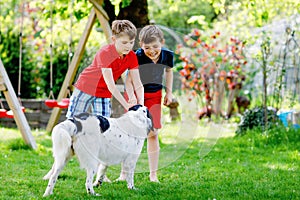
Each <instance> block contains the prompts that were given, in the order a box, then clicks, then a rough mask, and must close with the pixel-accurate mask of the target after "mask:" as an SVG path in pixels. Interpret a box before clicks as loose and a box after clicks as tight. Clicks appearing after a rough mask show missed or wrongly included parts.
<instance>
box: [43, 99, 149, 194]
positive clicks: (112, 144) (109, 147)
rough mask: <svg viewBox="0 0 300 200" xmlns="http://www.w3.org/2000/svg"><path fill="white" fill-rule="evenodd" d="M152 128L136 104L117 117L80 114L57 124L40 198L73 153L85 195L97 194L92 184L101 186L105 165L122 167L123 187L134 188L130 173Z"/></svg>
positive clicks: (145, 115)
mask: <svg viewBox="0 0 300 200" xmlns="http://www.w3.org/2000/svg"><path fill="white" fill-rule="evenodd" d="M151 129H153V126H152V118H151V116H150V113H149V111H148V109H147V108H146V107H145V106H141V105H136V106H133V107H132V108H130V109H129V111H128V112H127V113H125V114H124V115H122V116H121V117H119V118H106V117H103V116H92V115H90V114H88V113H82V114H79V115H77V116H75V117H74V118H73V119H67V120H65V121H64V122H61V123H59V124H58V125H56V126H55V127H54V128H53V131H52V143H53V144H52V145H53V146H52V148H53V157H54V164H53V166H52V168H51V170H50V171H49V172H48V173H47V174H46V175H45V176H44V178H43V179H45V180H47V179H49V182H48V185H47V188H46V190H45V193H44V195H43V196H44V197H45V196H48V195H51V194H52V193H53V188H54V185H55V183H56V181H57V178H58V175H59V173H60V172H61V170H62V169H63V168H64V166H65V165H66V163H67V162H68V161H69V159H70V158H71V157H72V156H73V155H74V154H75V155H76V156H77V158H78V160H79V163H80V166H81V167H82V168H84V169H85V170H86V172H87V177H86V183H85V186H86V190H87V193H89V194H92V195H98V194H96V193H95V191H94V189H93V179H94V176H95V174H96V172H97V169H98V173H97V178H96V181H95V183H94V185H101V184H102V182H103V178H104V177H105V172H106V170H107V167H108V166H111V165H115V164H120V163H122V164H123V170H124V171H125V173H126V181H127V187H128V188H129V189H134V170H135V167H136V163H137V160H138V158H139V156H140V154H141V151H142V147H143V145H144V141H145V139H146V138H147V135H148V133H149V132H150V130H151Z"/></svg>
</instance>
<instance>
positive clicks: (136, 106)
mask: <svg viewBox="0 0 300 200" xmlns="http://www.w3.org/2000/svg"><path fill="white" fill-rule="evenodd" d="M140 107H143V106H142V105H141V104H137V105H134V106H132V107H130V108H129V109H128V111H131V110H133V111H137V110H138V109H139V108H140Z"/></svg>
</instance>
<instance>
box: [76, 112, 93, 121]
mask: <svg viewBox="0 0 300 200" xmlns="http://www.w3.org/2000/svg"><path fill="white" fill-rule="evenodd" d="M89 116H90V114H89V113H86V112H84V113H80V114H78V115H75V117H76V118H79V119H81V120H86V119H87V118H88V117H89Z"/></svg>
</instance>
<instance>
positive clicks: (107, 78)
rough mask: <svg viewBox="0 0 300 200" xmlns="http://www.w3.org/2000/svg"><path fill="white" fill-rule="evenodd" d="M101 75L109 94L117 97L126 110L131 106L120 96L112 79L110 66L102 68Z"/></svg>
mask: <svg viewBox="0 0 300 200" xmlns="http://www.w3.org/2000/svg"><path fill="white" fill-rule="evenodd" d="M102 75H103V77H104V81H105V83H106V85H107V88H108V90H109V91H110V92H111V94H112V95H113V96H114V97H115V98H116V99H117V101H119V102H120V104H121V105H122V106H123V107H124V108H125V109H126V110H128V109H129V108H130V107H131V106H133V105H131V104H129V103H127V101H126V100H125V98H124V97H123V96H122V94H121V92H120V91H119V90H118V88H117V87H116V84H115V81H114V79H113V73H112V70H111V69H110V68H102Z"/></svg>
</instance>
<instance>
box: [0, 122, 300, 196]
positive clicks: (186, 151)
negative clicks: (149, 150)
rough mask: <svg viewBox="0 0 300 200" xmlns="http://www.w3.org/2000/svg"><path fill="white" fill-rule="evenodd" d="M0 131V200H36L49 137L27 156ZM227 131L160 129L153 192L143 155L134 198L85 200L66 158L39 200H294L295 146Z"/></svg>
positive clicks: (112, 191)
mask: <svg viewBox="0 0 300 200" xmlns="http://www.w3.org/2000/svg"><path fill="white" fill-rule="evenodd" d="M0 130H1V133H0V134H1V139H0V180H1V184H0V194H1V195H0V199H5V200H9V199H26V200H28V199H42V195H43V193H44V190H45V188H46V186H47V181H44V180H42V177H43V176H44V175H45V174H46V173H47V172H48V170H49V169H50V167H51V165H52V162H53V158H52V155H51V137H50V136H49V135H48V134H46V133H45V132H44V131H34V132H33V134H34V137H35V139H36V142H37V144H38V149H37V150H35V151H34V150H31V149H28V147H27V146H26V145H25V144H24V143H23V140H22V139H21V136H20V133H19V132H18V130H16V129H7V128H0ZM234 131H235V127H234V126H231V125H219V126H216V125H213V124H210V125H206V126H198V125H196V126H195V124H192V123H191V122H188V121H186V122H184V123H181V124H176V123H175V124H174V123H169V124H166V125H165V126H164V128H163V129H162V130H161V133H160V140H161V156H160V169H159V179H160V183H159V184H157V183H150V182H149V181H148V180H149V179H148V164H147V154H146V153H145V148H144V149H143V153H142V155H141V157H140V159H139V162H138V164H137V169H136V172H137V173H136V174H135V186H136V187H137V188H138V190H128V189H127V187H126V183H125V182H113V183H111V184H109V183H105V184H104V185H103V186H102V187H101V188H96V192H98V193H100V194H101V196H100V197H99V196H97V197H96V196H90V195H87V194H86V191H85V186H84V183H85V171H84V170H82V169H80V168H79V164H78V162H77V159H76V158H73V159H72V160H71V161H70V162H69V163H68V165H67V166H66V167H65V168H64V170H63V171H62V173H61V175H60V177H59V179H58V182H57V183H56V185H55V188H54V194H53V195H52V196H50V197H47V198H44V199H59V200H61V199H206V200H208V199H280V200H282V199H300V190H299V188H300V182H299V180H300V168H299V167H300V152H299V146H300V145H299V141H297V142H296V143H289V142H284V143H281V144H279V145H276V146H275V145H266V144H265V143H264V139H263V138H262V137H260V136H243V137H233V135H234V134H233V133H234ZM299 134H300V133H299ZM145 146H146V145H145ZM119 172H120V166H114V167H111V168H109V170H108V177H109V178H111V179H115V178H117V177H118V175H119Z"/></svg>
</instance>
